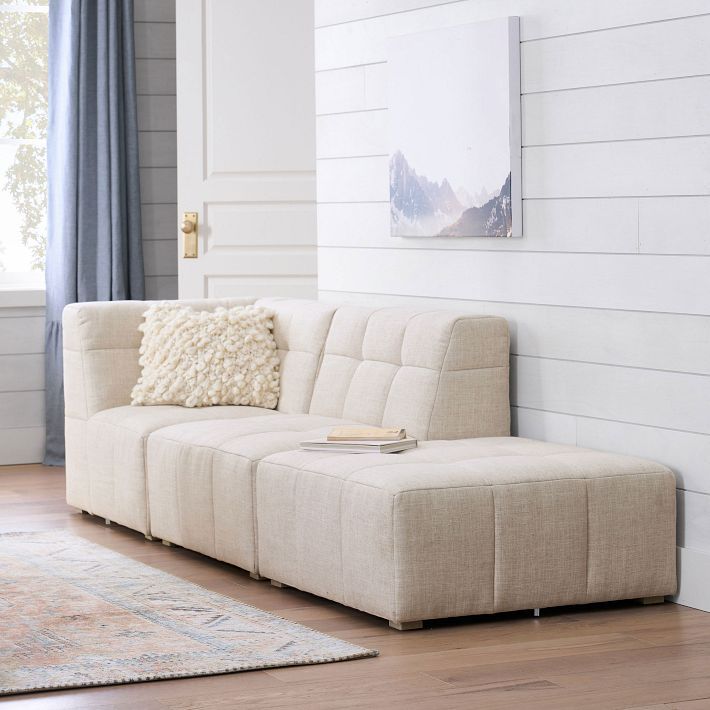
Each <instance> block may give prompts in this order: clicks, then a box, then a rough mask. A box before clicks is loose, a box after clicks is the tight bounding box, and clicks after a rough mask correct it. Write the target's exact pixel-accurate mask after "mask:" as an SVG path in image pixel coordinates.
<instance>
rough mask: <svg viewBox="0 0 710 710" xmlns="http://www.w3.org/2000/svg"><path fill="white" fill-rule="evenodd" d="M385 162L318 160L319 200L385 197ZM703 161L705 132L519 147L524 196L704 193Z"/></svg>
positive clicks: (709, 160)
mask: <svg viewBox="0 0 710 710" xmlns="http://www.w3.org/2000/svg"><path fill="white" fill-rule="evenodd" d="M387 162H388V159H387V156H385V155H382V156H377V157H358V158H347V157H346V158H338V159H333V160H321V161H319V164H318V196H319V201H321V202H373V201H380V202H386V201H388V200H389V182H388V175H389V173H388V170H387ZM708 165H710V137H692V138H668V139H659V140H640V141H628V142H609V143H593V144H589V143H587V144H573V145H554V146H542V147H529V148H523V199H550V198H589V197H644V196H669V195H704V194H706V193H708V192H710V184H709V183H708V178H707V170H708ZM580 166H584V169H583V170H582V169H580ZM523 229H525V226H524V225H523Z"/></svg>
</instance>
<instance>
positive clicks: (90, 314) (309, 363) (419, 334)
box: [64, 298, 510, 439]
mask: <svg viewBox="0 0 710 710" xmlns="http://www.w3.org/2000/svg"><path fill="white" fill-rule="evenodd" d="M253 302H254V301H253V299H242V298H229V299H205V300H199V301H184V303H185V304H186V305H191V306H193V307H195V308H198V309H205V310H212V309H214V308H216V307H218V306H223V307H227V308H229V307H231V306H235V305H245V304H247V303H253ZM256 303H257V304H258V305H261V306H264V307H267V308H270V309H271V310H272V311H273V312H274V314H275V315H274V336H275V339H276V344H277V347H278V353H279V358H280V360H281V394H280V397H279V403H278V407H277V408H278V410H279V411H281V412H284V413H290V414H291V413H293V414H296V413H309V412H310V413H312V414H320V415H325V416H333V417H342V418H344V419H351V420H354V421H358V422H362V423H365V424H373V425H377V426H380V425H382V426H404V427H406V428H407V431H408V432H409V433H410V434H412V435H413V436H416V437H417V438H419V439H459V438H465V437H475V436H504V435H507V434H509V432H510V412H509V404H508V374H509V371H508V347H509V344H508V327H507V323H506V322H505V320H503V319H502V318H495V317H490V316H481V317H477V316H470V315H465V314H459V313H455V312H447V311H421V310H413V309H405V308H379V309H375V308H363V307H358V306H334V305H329V304H325V303H320V302H318V301H308V300H299V299H287V298H262V299H259V300H258V301H256ZM149 305H150V303H149V302H145V301H143V302H138V301H113V302H105V303H76V304H72V305H70V306H67V307H66V308H65V310H64V376H65V380H64V383H65V395H66V413H67V417H70V418H75V419H84V420H85V419H88V418H89V417H91V416H93V415H94V414H95V413H97V412H99V411H101V410H104V409H109V408H111V407H118V406H121V405H126V404H129V403H130V395H131V389H132V388H133V386H134V385H135V383H136V381H137V379H138V376H139V375H140V366H139V364H138V348H139V347H140V342H141V337H142V334H141V332H140V331H139V330H138V326H139V325H140V324H141V323H142V321H143V313H144V312H145V311H146V309H147V308H148V306H149Z"/></svg>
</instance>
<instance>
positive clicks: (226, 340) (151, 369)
mask: <svg viewBox="0 0 710 710" xmlns="http://www.w3.org/2000/svg"><path fill="white" fill-rule="evenodd" d="M143 315H144V317H145V321H144V322H143V323H142V324H141V325H140V326H139V329H140V330H141V331H142V332H143V341H142V343H141V348H140V360H139V363H140V365H141V367H142V368H143V370H142V373H141V376H140V377H139V378H138V383H137V384H136V386H135V387H134V388H133V392H132V393H131V404H180V405H183V406H185V407H207V406H210V405H213V404H246V405H252V406H254V407H264V408H266V409H274V408H275V407H276V404H277V402H278V398H279V358H278V355H277V354H276V342H275V341H274V336H273V332H272V331H273V327H274V324H273V320H272V317H273V313H272V312H271V311H268V310H266V309H264V308H259V307H257V306H236V307H235V308H229V309H227V308H217V309H216V310H214V311H196V310H194V309H193V308H190V307H189V306H181V305H180V304H178V303H171V302H169V301H168V302H164V303H156V304H154V305H152V306H151V307H150V308H149V309H148V310H147V311H146V312H145V313H144V314H143Z"/></svg>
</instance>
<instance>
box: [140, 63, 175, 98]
mask: <svg viewBox="0 0 710 710" xmlns="http://www.w3.org/2000/svg"><path fill="white" fill-rule="evenodd" d="M175 90H176V87H175V60H174V59H136V91H137V92H138V94H139V95H141V94H149V95H155V96H162V95H169V96H174V95H175Z"/></svg>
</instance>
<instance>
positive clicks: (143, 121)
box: [134, 0, 178, 299]
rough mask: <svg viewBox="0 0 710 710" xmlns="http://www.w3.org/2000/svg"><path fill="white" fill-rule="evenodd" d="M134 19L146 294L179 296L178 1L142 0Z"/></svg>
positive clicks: (136, 7) (168, 296)
mask: <svg viewBox="0 0 710 710" xmlns="http://www.w3.org/2000/svg"><path fill="white" fill-rule="evenodd" d="M135 20H136V23H135V25H134V29H135V38H136V57H137V59H136V84H137V90H138V94H139V96H138V128H139V131H140V132H139V160H140V165H141V202H142V203H143V204H142V209H141V220H142V231H143V259H144V262H145V264H144V266H145V274H146V279H145V285H146V296H147V297H148V298H161V299H163V298H176V297H177V277H176V274H177V244H176V240H177V234H178V232H177V204H176V203H177V176H176V170H175V166H176V165H177V148H176V143H177V141H176V135H177V134H176V127H177V110H176V101H175V92H176V79H175V76H176V73H175V0H139V1H138V2H136V5H135ZM157 239H161V240H169V241H164V242H156V241H154V240H157Z"/></svg>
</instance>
